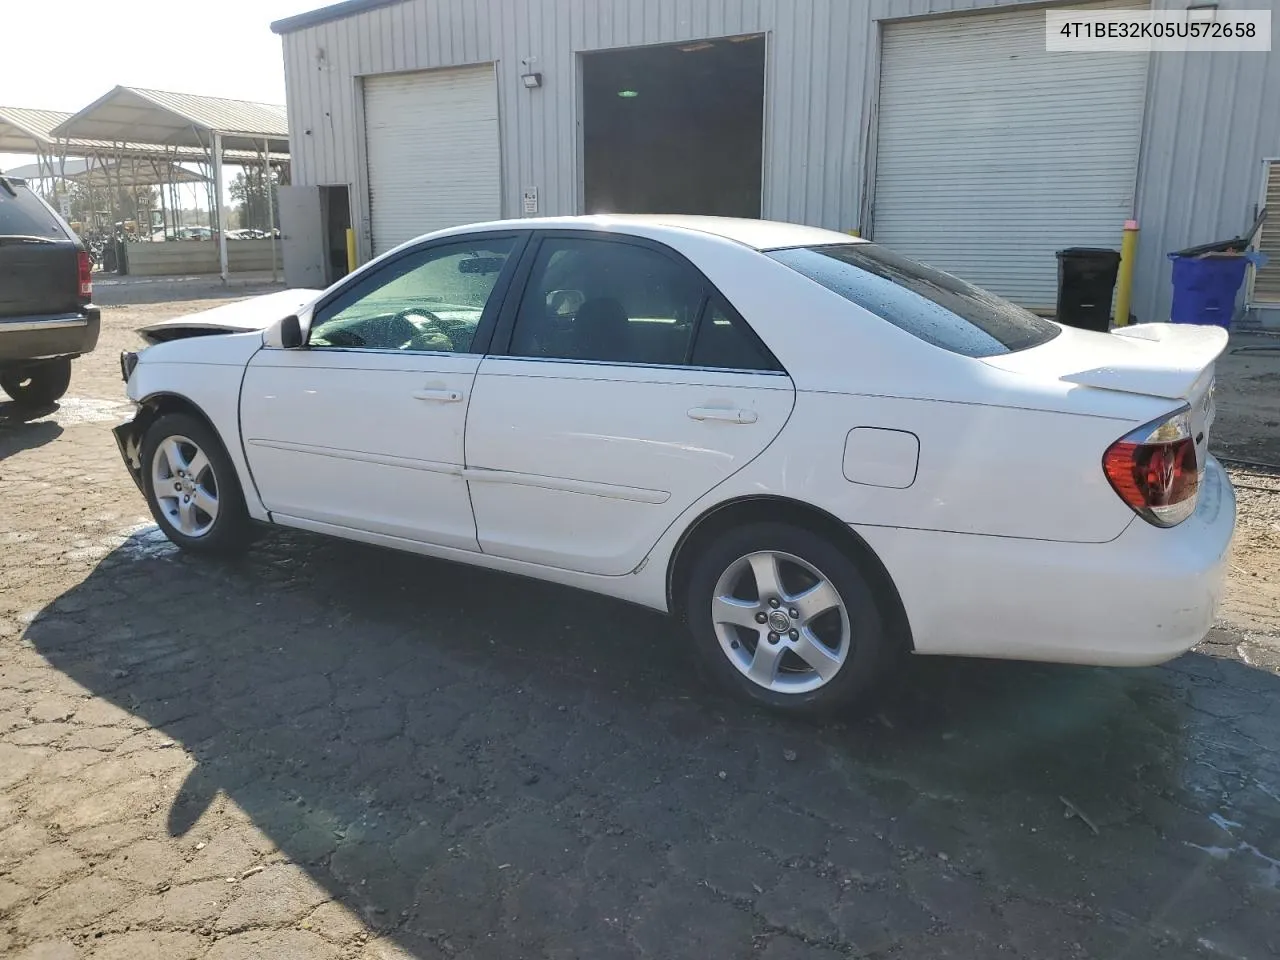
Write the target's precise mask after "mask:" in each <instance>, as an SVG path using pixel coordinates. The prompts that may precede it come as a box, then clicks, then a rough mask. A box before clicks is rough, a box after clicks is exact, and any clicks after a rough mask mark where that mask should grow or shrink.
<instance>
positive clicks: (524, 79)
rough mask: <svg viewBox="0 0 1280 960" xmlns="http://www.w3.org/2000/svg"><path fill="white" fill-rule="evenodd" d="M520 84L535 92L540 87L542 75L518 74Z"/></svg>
mask: <svg viewBox="0 0 1280 960" xmlns="http://www.w3.org/2000/svg"><path fill="white" fill-rule="evenodd" d="M520 82H521V83H523V84H524V85H525V86H526V87H527V88H528V89H530V90H536V89H537V88H538V87H540V86H542V74H540V73H522V74H520Z"/></svg>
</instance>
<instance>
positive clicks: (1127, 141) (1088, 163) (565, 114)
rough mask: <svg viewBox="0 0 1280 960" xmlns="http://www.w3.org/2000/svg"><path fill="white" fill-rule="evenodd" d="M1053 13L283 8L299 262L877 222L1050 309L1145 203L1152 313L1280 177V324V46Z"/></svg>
mask: <svg viewBox="0 0 1280 960" xmlns="http://www.w3.org/2000/svg"><path fill="white" fill-rule="evenodd" d="M1187 2H1188V0H1182V2H1180V3H1178V4H1174V3H1165V2H1157V4H1156V6H1157V7H1158V8H1165V9H1182V8H1184V7H1186V6H1187ZM1272 4H1274V0H1244V2H1222V3H1219V4H1217V7H1218V8H1219V9H1227V8H1229V7H1237V6H1238V7H1240V8H1252V9H1256V8H1258V7H1262V6H1270V5H1272ZM1076 6H1079V5H1076ZM1090 6H1097V5H1096V4H1095V5H1090ZM1103 6H1112V7H1114V6H1120V7H1125V6H1129V7H1138V8H1143V7H1144V6H1145V5H1143V4H1141V3H1132V2H1130V3H1118V4H1117V3H1112V4H1106V5H1103ZM1199 6H1200V7H1203V5H1199ZM1045 9H1046V7H1045V5H1043V4H1036V5H1028V4H1023V3H1014V2H999V0H987V2H983V0H348V2H346V3H340V4H338V5H336V6H331V7H327V8H324V9H321V10H316V11H314V12H312V13H307V14H302V15H300V16H297V17H293V18H290V19H287V20H283V21H280V22H278V23H276V24H274V25H273V29H274V30H275V31H276V32H277V33H279V34H281V35H282V37H283V41H284V59H285V70H286V78H287V96H288V107H289V128H290V142H291V149H292V155H293V183H294V184H295V187H294V188H292V189H289V190H287V191H284V193H285V194H287V196H284V195H282V198H281V213H282V218H283V228H284V234H285V238H286V239H285V254H286V273H287V274H288V277H289V280H290V282H291V283H293V284H296V285H302V284H305V285H308V286H317V285H324V284H326V283H328V282H331V281H332V280H333V279H336V277H337V276H340V275H341V273H342V272H343V270H344V269H345V267H344V265H345V262H346V254H345V239H344V238H345V230H346V228H347V227H348V226H351V227H353V228H354V230H355V234H356V238H357V247H358V251H359V257H360V259H361V260H365V259H368V258H369V257H370V256H373V255H376V254H378V253H381V252H382V251H385V250H387V249H389V248H391V247H392V246H394V245H395V244H398V243H400V242H401V241H404V240H406V239H409V238H411V237H413V236H416V235H419V234H422V233H426V232H428V231H431V230H435V229H438V228H441V227H446V226H451V225H455V224H460V223H466V222H470V221H475V220H487V219H496V218H499V217H519V216H532V215H558V214H571V213H594V212H606V211H614V212H664V213H667V212H681V213H709V214H727V215H738V216H763V217H766V218H770V219H780V220H793V221H800V222H805V223H810V224H817V225H821V226H826V227H832V228H835V229H839V230H846V231H858V232H859V233H861V235H863V236H867V237H870V238H872V239H875V240H877V241H880V242H883V243H886V244H890V245H892V246H893V247H895V248H896V249H898V250H900V251H902V252H905V253H907V254H908V255H911V256H914V257H917V258H919V259H922V260H925V261H927V262H929V263H931V264H933V265H935V266H938V267H941V268H943V269H946V270H950V271H952V272H955V273H959V274H961V275H962V276H964V277H966V278H967V279H970V280H973V281H975V282H977V283H979V284H982V285H984V286H987V287H989V288H991V289H992V290H995V291H996V292H998V293H1001V294H1004V295H1005V296H1008V297H1010V298H1012V299H1014V300H1016V301H1018V302H1020V303H1023V304H1025V305H1027V306H1030V307H1033V308H1040V309H1052V307H1053V304H1054V301H1055V297H1056V293H1055V291H1056V285H1057V263H1056V259H1055V256H1054V253H1055V251H1056V250H1059V249H1062V248H1065V247H1072V246H1101V247H1110V248H1114V249H1118V248H1119V242H1120V235H1121V229H1122V227H1123V225H1124V223H1125V221H1126V220H1128V219H1130V218H1136V219H1137V220H1138V221H1139V223H1140V225H1141V228H1142V233H1141V241H1140V246H1139V255H1138V259H1137V262H1136V282H1135V289H1134V305H1133V312H1134V313H1135V314H1136V316H1137V318H1138V319H1139V320H1157V319H1162V318H1164V319H1167V317H1168V311H1169V302H1170V289H1169V266H1168V262H1167V260H1166V257H1165V254H1166V253H1167V252H1169V251H1172V250H1177V249H1180V248H1182V247H1186V246H1190V245H1192V244H1196V243H1203V242H1206V241H1210V240H1217V239H1223V238H1226V237H1230V236H1235V235H1237V234H1239V233H1242V232H1244V231H1245V229H1246V228H1247V226H1248V225H1249V223H1250V222H1251V221H1252V219H1253V217H1254V214H1255V211H1256V209H1257V208H1258V207H1259V206H1260V205H1261V203H1262V202H1263V201H1264V198H1265V196H1266V194H1267V189H1268V188H1267V184H1268V180H1270V196H1271V201H1272V209H1273V210H1274V211H1275V212H1276V213H1277V216H1276V217H1275V218H1274V219H1273V222H1272V224H1271V225H1270V227H1269V229H1268V228H1264V232H1263V235H1262V244H1263V247H1264V249H1267V250H1269V252H1270V253H1271V254H1272V257H1273V265H1272V266H1271V267H1268V268H1266V269H1264V270H1263V271H1260V272H1259V275H1258V276H1257V277H1256V278H1254V279H1252V280H1251V281H1250V285H1249V290H1248V291H1247V298H1248V301H1249V303H1250V305H1251V306H1253V307H1256V308H1257V309H1254V310H1252V311H1251V314H1250V318H1251V319H1262V320H1263V321H1264V322H1268V323H1273V322H1276V323H1280V159H1278V160H1277V161H1276V162H1275V163H1274V164H1271V163H1270V162H1269V161H1270V159H1271V158H1280V108H1278V107H1277V104H1280V52H1272V53H1157V54H1146V53H1047V52H1046V50H1045V17H1044V11H1045ZM1197 15H1204V10H1203V9H1200V10H1198V11H1197ZM1209 15H1212V12H1210V14H1209ZM1268 304H1270V305H1272V306H1273V308H1272V309H1268V308H1267V305H1268Z"/></svg>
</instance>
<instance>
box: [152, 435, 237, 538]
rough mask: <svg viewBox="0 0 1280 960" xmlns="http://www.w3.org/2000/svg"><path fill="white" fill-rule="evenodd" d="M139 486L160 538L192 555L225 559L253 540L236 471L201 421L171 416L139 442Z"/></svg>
mask: <svg viewBox="0 0 1280 960" xmlns="http://www.w3.org/2000/svg"><path fill="white" fill-rule="evenodd" d="M142 483H143V491H144V493H145V494H146V498H147V506H148V507H150V508H151V515H152V516H153V517H155V520H156V523H157V524H159V526H160V529H161V530H163V531H164V533H165V536H167V537H168V538H169V539H170V540H172V541H173V542H174V543H175V544H177V545H178V546H179V547H181V548H182V549H184V550H190V551H191V552H193V553H206V554H229V553H238V552H240V551H242V550H244V549H245V548H246V547H247V546H248V545H249V542H250V540H251V539H252V532H253V531H252V521H251V520H250V518H249V511H248V510H247V509H246V507H245V503H244V492H243V491H242V490H241V489H240V480H239V478H238V477H237V476H236V470H235V466H234V465H233V464H232V462H231V458H230V457H228V456H227V452H226V449H225V448H224V447H223V445H222V441H221V440H219V439H218V436H217V434H216V433H214V431H213V430H212V429H210V427H209V426H208V425H207V424H205V423H204V421H202V420H200V419H198V418H196V417H193V416H191V415H190V414H185V413H172V414H168V415H167V416H163V417H161V418H160V419H158V420H157V421H156V422H155V423H153V424H152V425H151V426H150V428H149V429H148V430H147V432H146V434H145V436H143V438H142Z"/></svg>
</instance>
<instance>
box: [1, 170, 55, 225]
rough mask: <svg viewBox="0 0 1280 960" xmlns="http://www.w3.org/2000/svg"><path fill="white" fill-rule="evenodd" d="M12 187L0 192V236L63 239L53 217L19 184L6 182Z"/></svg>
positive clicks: (33, 195)
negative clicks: (11, 191) (10, 189)
mask: <svg viewBox="0 0 1280 960" xmlns="http://www.w3.org/2000/svg"><path fill="white" fill-rule="evenodd" d="M8 182H9V184H10V185H11V186H12V188H13V193H12V194H11V193H10V192H9V191H8V190H4V189H0V237H46V238H48V239H51V240H65V239H66V238H67V236H66V234H65V233H64V232H63V230H62V227H61V226H59V224H58V220H57V218H56V217H55V216H54V215H53V212H52V211H51V210H49V208H48V207H46V206H45V205H44V204H43V203H41V202H40V200H39V198H38V197H36V195H35V194H33V193H32V192H31V191H30V190H29V189H28V188H27V186H26V184H24V183H22V182H21V181H16V180H10V181H8Z"/></svg>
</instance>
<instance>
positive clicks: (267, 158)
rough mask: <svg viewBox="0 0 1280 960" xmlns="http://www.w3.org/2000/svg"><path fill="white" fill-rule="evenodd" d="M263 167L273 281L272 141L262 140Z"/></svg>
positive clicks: (273, 204) (274, 238) (272, 280)
mask: <svg viewBox="0 0 1280 960" xmlns="http://www.w3.org/2000/svg"><path fill="white" fill-rule="evenodd" d="M262 169H263V171H264V172H265V173H266V177H265V180H266V191H267V233H269V234H270V235H271V282H272V283H275V282H276V280H277V276H276V203H275V200H274V199H273V198H272V196H271V141H270V140H263V141H262Z"/></svg>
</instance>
